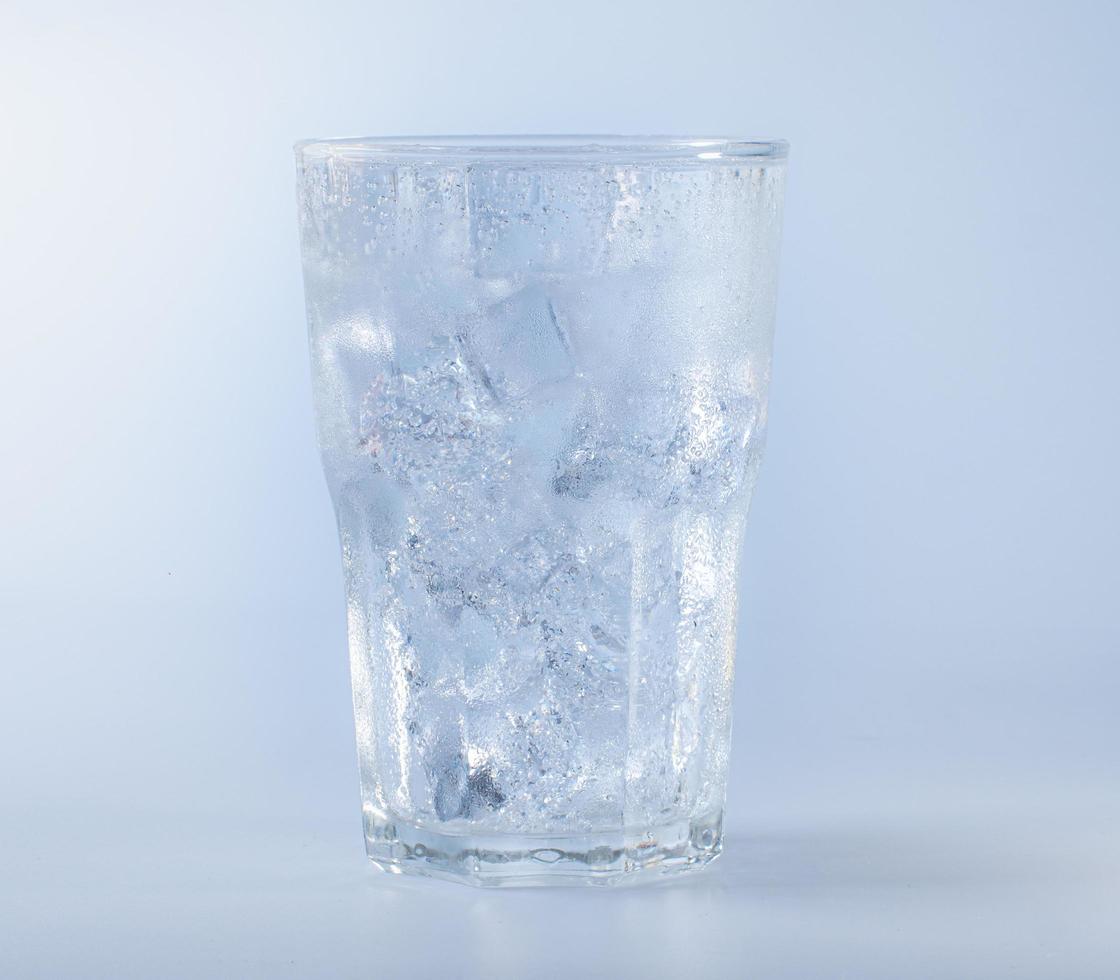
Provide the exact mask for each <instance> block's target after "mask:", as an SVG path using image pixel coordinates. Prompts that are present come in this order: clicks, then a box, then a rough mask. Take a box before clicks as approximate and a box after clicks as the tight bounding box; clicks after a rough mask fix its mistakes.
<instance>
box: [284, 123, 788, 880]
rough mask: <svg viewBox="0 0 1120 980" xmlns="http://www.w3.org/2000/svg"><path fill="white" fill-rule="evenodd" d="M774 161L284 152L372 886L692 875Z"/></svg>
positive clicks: (751, 443) (761, 406)
mask: <svg viewBox="0 0 1120 980" xmlns="http://www.w3.org/2000/svg"><path fill="white" fill-rule="evenodd" d="M785 156H786V152H785V144H783V143H781V142H760V141H747V140H743V141H735V140H726V139H698V138H684V139H669V138H619V137H614V138H605V137H576V138H532V137H530V138H465V139H444V138H413V139H357V140H326V141H323V140H319V141H309V142H304V143H301V144H299V145H298V146H297V160H298V171H299V202H300V228H301V233H302V244H303V262H304V276H305V284H306V295H307V310H308V319H309V324H310V340H311V360H312V368H313V376H314V389H315V400H316V412H317V419H318V429H319V439H320V444H321V448H322V456H323V463H324V467H325V470H326V476H327V481H328V484H329V486H330V492H331V496H332V498H333V501H334V506H335V509H336V512H337V517H338V529H339V536H340V540H341V546H342V561H343V566H344V570H345V587H346V600H347V611H348V620H349V646H350V663H351V677H352V681H353V692H354V713H355V721H356V728H357V740H358V754H359V759H360V770H361V792H362V804H363V809H364V820H365V834H366V845H367V849H368V852H369V856H370V858H371V859H372V860H373V861H374V863H375V864H377V865H378V866H379V867H382V868H386V869H389V870H394V871H406V872H418V873H423V874H434V875H440V876H447V877H451V878H454V879H457V880H463V881H470V882H475V883H482V884H506V883H519V884H521V883H540V882H591V883H595V882H602V883H610V882H617V881H622V880H630V879H632V878H634V877H639V876H643V875H649V874H658V873H664V872H671V871H677V870H683V869H687V868H693V867H698V866H702V865H703V864H705V863H706V862H708V861H710V860H711V859H712V858H713V857H715V856H716V855H717V854H718V853H719V851H720V847H721V826H722V813H723V802H724V795H725V788H726V781H727V763H728V747H729V738H730V724H731V691H732V677H733V669H734V657H735V622H736V609H737V581H736V579H737V565H738V555H739V548H740V541H741V537H742V533H743V527H744V522H745V519H746V515H747V508H748V504H749V501H750V496H751V490H752V488H753V485H754V481H755V476H756V473H757V471H758V466H759V460H760V457H761V453H762V447H763V442H764V438H765V433H766V394H767V385H768V381H769V377H770V350H771V337H772V330H773V319H774V294H775V279H776V272H777V257H778V243H779V232H780V219H781V204H782V191H783V185H784V179H785Z"/></svg>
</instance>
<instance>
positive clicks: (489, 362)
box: [458, 285, 575, 402]
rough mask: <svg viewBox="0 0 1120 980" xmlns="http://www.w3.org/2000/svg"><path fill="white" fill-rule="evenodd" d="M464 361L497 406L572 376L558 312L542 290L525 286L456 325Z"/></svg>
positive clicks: (569, 354) (571, 361) (569, 349)
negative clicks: (496, 402)
mask: <svg viewBox="0 0 1120 980" xmlns="http://www.w3.org/2000/svg"><path fill="white" fill-rule="evenodd" d="M460 323H461V325H462V329H461V331H460V333H459V335H458V340H459V343H460V346H461V349H462V351H463V356H464V360H465V361H466V362H467V364H468V365H469V366H470V368H471V370H472V371H473V372H474V374H475V376H476V378H477V379H478V381H479V382H480V383H481V384H482V386H483V387H484V388H485V389H486V390H487V391H488V392H489V393H490V394H491V395H492V396H493V397H494V398H496V399H497V400H498V401H503V402H504V401H513V400H516V399H518V398H522V397H523V396H525V395H527V394H529V393H530V392H531V391H533V390H534V389H538V388H540V387H541V386H544V385H549V384H555V383H557V382H561V381H564V380H565V379H566V378H569V377H570V376H571V375H572V374H573V373H574V371H575V364H574V362H573V360H572V352H571V343H570V341H569V339H568V333H567V328H566V325H565V322H564V319H563V317H562V315H561V314H560V312H559V311H558V310H557V309H556V306H555V304H554V303H553V301H552V300H551V299H550V298H549V296H548V294H547V293H546V292H545V290H544V289H543V288H541V287H540V286H537V285H534V286H527V287H526V288H524V289H522V290H520V291H519V292H517V293H515V294H514V295H512V296H510V297H508V298H506V299H504V300H502V301H501V302H498V303H495V304H493V305H492V306H490V307H489V308H487V309H486V310H485V311H484V312H483V313H482V314H480V315H477V316H466V317H463V318H462V320H461V321H460Z"/></svg>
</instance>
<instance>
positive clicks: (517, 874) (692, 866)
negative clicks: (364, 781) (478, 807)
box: [365, 809, 723, 887]
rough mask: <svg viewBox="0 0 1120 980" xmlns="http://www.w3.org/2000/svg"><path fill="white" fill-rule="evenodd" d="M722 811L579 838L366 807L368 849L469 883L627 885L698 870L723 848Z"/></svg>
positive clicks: (411, 870) (397, 870)
mask: <svg viewBox="0 0 1120 980" xmlns="http://www.w3.org/2000/svg"><path fill="white" fill-rule="evenodd" d="M722 824H723V813H722V812H721V811H717V812H715V813H710V814H706V815H704V816H701V817H696V818H693V819H691V820H679V821H676V822H674V823H668V824H664V825H662V826H658V827H643V828H638V829H636V830H633V831H625V830H622V829H619V830H618V831H609V832H606V833H596V834H581V835H574V836H554V835H549V836H533V835H525V836H522V835H518V834H489V835H488V834H469V835H463V834H458V835H457V834H447V833H442V832H440V831H436V830H431V829H429V828H424V827H418V826H416V825H414V824H410V823H408V822H406V821H402V820H392V819H389V820H385V819H384V818H381V817H379V816H377V815H375V814H374V813H373V812H372V811H371V810H368V809H367V810H366V814H365V830H366V852H367V853H368V854H369V858H370V860H371V861H372V862H373V864H374V866H375V867H377V868H379V869H381V870H382V871H388V872H390V873H392V874H415V875H426V876H428V877H432V878H444V879H446V880H448V881H459V882H463V883H464V884H468V885H481V886H488V887H497V886H508V885H514V886H525V885H627V884H631V883H638V882H645V881H648V880H650V879H653V878H658V877H661V876H663V875H670V874H677V873H680V872H683V871H691V870H696V869H698V868H702V867H704V865H706V864H708V863H709V862H711V861H713V860H715V858H717V857H718V856H719V854H720V851H721V850H722V846H723V827H722Z"/></svg>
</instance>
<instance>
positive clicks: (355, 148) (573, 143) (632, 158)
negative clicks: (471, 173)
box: [295, 135, 789, 165]
mask: <svg viewBox="0 0 1120 980" xmlns="http://www.w3.org/2000/svg"><path fill="white" fill-rule="evenodd" d="M295 152H296V157H297V158H298V159H299V160H301V161H313V160H327V159H339V160H371V161H382V162H385V163H397V162H401V163H405V162H414V163H415V162H417V161H421V160H426V161H429V162H433V163H444V162H473V161H478V162H483V161H485V162H486V163H506V164H511V165H518V164H526V163H536V162H541V161H552V162H562V163H563V162H570V163H611V164H626V163H639V162H642V161H667V162H673V161H676V162H687V163H694V164H695V163H699V164H705V163H718V162H724V163H737V162H741V161H749V160H767V161H776V160H785V159H786V157H787V156H788V154H789V143H788V142H787V141H786V140H783V139H751V138H745V137H726V136H614V135H570V136H569V135H547V136H546V135H524V136H501V135H497V136H355V137H343V138H337V139H334V138H328V139H306V140H300V141H299V142H297V143H296V144H295Z"/></svg>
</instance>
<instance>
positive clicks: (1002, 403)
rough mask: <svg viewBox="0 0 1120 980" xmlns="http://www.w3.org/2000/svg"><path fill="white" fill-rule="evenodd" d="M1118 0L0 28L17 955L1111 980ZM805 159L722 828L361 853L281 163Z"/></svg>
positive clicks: (106, 13) (3, 573) (11, 830)
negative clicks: (363, 149)
mask: <svg viewBox="0 0 1120 980" xmlns="http://www.w3.org/2000/svg"><path fill="white" fill-rule="evenodd" d="M1118 10H1120V8H1118V7H1117V6H1115V5H1113V4H1110V3H1104V2H1101V3H1064V4H1058V3H1051V4H1039V3H1023V4H1012V3H977V4H972V3H969V4H958V3H946V2H940V3H921V4H916V3H857V4H842V5H841V4H826V3H820V4H808V3H799V2H782V3H779V2H774V3H758V2H742V3H733V2H730V0H727V2H712V0H693V2H690V3H687V4H685V3H681V4H662V3H647V4H639V3H635V2H630V0H623V2H620V3H615V4H608V3H602V2H598V0H596V2H590V0H587V2H584V0H577V2H571V3H556V4H536V3H529V2H508V3H500V2H478V3H470V4H451V3H434V2H432V0H418V2H413V3H403V2H395V3H384V2H378V0H373V2H362V3H356V2H355V3H338V2H325V3H322V4H313V3H294V2H282V3H278V4H266V3H263V2H259V0H258V2H253V0H250V2H245V3H221V4H217V3H206V2H202V3H194V4H190V5H182V6H180V7H178V8H177V9H175V8H172V7H167V8H162V7H161V5H159V4H140V3H135V4H121V3H108V4H97V5H92V4H86V3H65V2H64V3H47V4H43V3H30V2H27V3H25V2H18V0H17V2H15V3H12V2H11V0H9V2H8V3H6V4H5V6H4V8H3V10H2V11H0V91H2V92H3V93H4V94H3V105H4V112H3V126H2V127H0V141H2V145H0V167H2V170H0V174H2V178H3V179H2V180H0V207H2V226H3V234H2V236H0V277H2V280H3V292H2V296H3V300H4V317H3V322H2V324H0V439H2V444H0V445H2V450H3V459H4V476H3V480H0V515H2V516H0V534H2V537H0V651H2V661H0V667H2V675H0V773H2V777H3V792H2V794H0V799H2V807H0V972H3V973H5V974H6V975H10V976H67V975H72V976H94V975H105V976H110V975H111V976H115V977H124V976H153V975H162V976H178V975H183V976H255V975H261V976H285V975H292V976H328V975H329V976H359V975H370V976H377V977H396V976H405V975H412V976H428V975H431V976H440V977H457V976H464V977H471V976H510V977H521V976H528V975H534V976H544V977H548V976H562V975H581V976H599V975H609V976H613V977H618V976H626V975H628V974H633V975H635V976H656V975H670V974H672V975H679V976H689V975H692V976H723V975H728V976H732V975H735V976H752V977H839V976H850V977H859V978H865V977H877V976H882V977H899V976H907V977H925V976H929V977H977V976H983V977H1002V976H1015V977H1061V978H1082V977H1115V976H1117V975H1118V974H1120V952H1118V944H1117V941H1116V939H1115V936H1114V934H1112V933H1110V930H1113V931H1114V927H1115V924H1116V923H1115V918H1116V909H1117V905H1118V902H1120V829H1118V827H1120V823H1118V818H1120V777H1118V773H1120V769H1118V766H1120V722H1118V720H1117V705H1118V701H1120V664H1118V654H1120V602H1118V601H1117V597H1118V592H1120V590H1118V586H1120V574H1118V571H1117V553H1118V546H1120V518H1118V516H1117V515H1118V506H1117V498H1118V477H1120V466H1118V464H1117V450H1118V446H1120V438H1118V437H1120V431H1118V430H1120V395H1118V387H1117V382H1116V373H1117V365H1118V364H1120V329H1118V328H1120V322H1118V321H1120V315H1118V312H1117V311H1118V304H1117V299H1116V296H1117V281H1118V280H1117V269H1118V260H1120V247H1118V239H1117V228H1118V226H1120V190H1118V186H1120V183H1118V180H1117V176H1116V167H1117V160H1118V159H1120V132H1118V123H1117V120H1118V114H1117V109H1116V97H1117V92H1120V69H1118V68H1117V65H1118V64H1120V62H1118V60H1117V58H1116V49H1117V46H1118V41H1120V14H1118ZM471 131H475V132H631V133H634V132H638V133H640V132H696V133H707V132H723V133H728V134H731V135H756V136H782V137H786V138H788V139H790V141H791V142H792V145H793V153H792V162H791V172H790V181H789V190H788V200H787V211H786V239H785V248H784V254H783V268H782V287H781V294H780V300H779V308H778V331H777V345H776V359H775V368H774V377H773V390H772V397H771V411H770V418H771V426H770V441H769V449H768V456H767V461H766V463H765V465H764V467H763V472H762V479H761V483H760V486H759V489H758V493H757V495H756V497H755V504H754V509H753V513H752V527H751V530H750V532H749V534H748V544H747V552H746V558H745V564H744V572H743V589H744V596H745V599H744V603H743V616H742V624H741V629H740V660H739V671H738V678H737V694H736V699H737V721H736V733H735V741H736V755H735V757H734V761H733V773H732V780H733V787H732V791H731V799H730V809H729V818H728V820H729V834H728V842H727V854H726V855H725V857H724V859H723V860H722V861H721V863H720V864H719V865H717V866H716V868H715V869H713V871H712V873H711V874H710V875H708V876H705V877H698V878H696V879H695V880H693V881H688V882H685V883H682V884H680V885H671V886H669V887H667V888H660V889H655V890H646V891H638V892H629V893H614V894H601V893H598V892H596V893H594V894H584V893H582V892H581V893H525V892H518V893H500V894H490V893H486V894H480V893H477V892H473V891H466V890H462V889H456V888H455V887H454V886H447V885H443V884H439V883H425V882H414V881H405V882H402V881H398V880H391V879H388V878H383V877H377V876H374V875H373V873H372V872H371V871H368V870H367V869H366V866H365V864H364V859H363V855H362V850H361V837H360V825H359V816H358V799H357V787H356V774H355V762H354V751H353V746H352V731H351V723H350V719H349V710H350V708H349V690H348V679H347V673H346V658H345V653H344V643H345V638H344V626H343V607H342V594H341V585H340V573H339V568H338V559H337V554H336V548H337V546H336V543H335V538H334V529H333V520H332V516H331V513H330V508H329V504H328V499H327V494H326V490H325V488H324V484H323V480H322V477H321V474H320V469H319V463H318V458H317V454H316V450H315V447H314V436H313V429H312V420H311V411H310V392H309V372H308V367H307V353H306V343H305V334H304V321H303V297H302V288H301V284H300V281H299V266H298V256H297V246H296V229H295V205H294V190H293V187H294V168H293V162H292V158H291V153H290V144H291V143H292V142H293V141H294V140H295V139H297V138H300V137H305V136H313V135H355V134H365V133H397V132H434V133H440V132H452V133H454V132H471Z"/></svg>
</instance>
